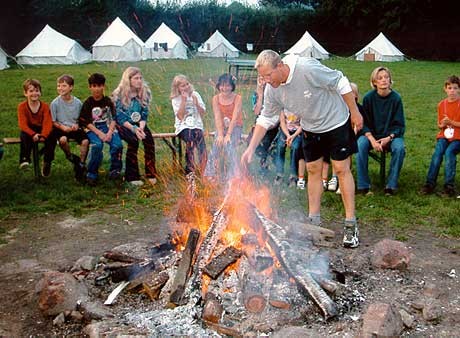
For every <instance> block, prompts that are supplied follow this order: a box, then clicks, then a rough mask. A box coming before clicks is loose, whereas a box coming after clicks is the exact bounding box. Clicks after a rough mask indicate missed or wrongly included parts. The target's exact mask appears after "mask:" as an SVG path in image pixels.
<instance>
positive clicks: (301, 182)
mask: <svg viewBox="0 0 460 338" xmlns="http://www.w3.org/2000/svg"><path fill="white" fill-rule="evenodd" d="M297 189H300V190H305V179H304V178H299V180H298V181H297Z"/></svg>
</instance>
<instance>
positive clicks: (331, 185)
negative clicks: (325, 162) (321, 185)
mask: <svg viewBox="0 0 460 338" xmlns="http://www.w3.org/2000/svg"><path fill="white" fill-rule="evenodd" d="M338 186H339V180H338V179H337V176H332V177H331V179H330V180H329V182H327V190H328V191H337V188H338Z"/></svg>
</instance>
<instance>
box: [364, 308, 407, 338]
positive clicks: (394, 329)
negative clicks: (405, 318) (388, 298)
mask: <svg viewBox="0 0 460 338" xmlns="http://www.w3.org/2000/svg"><path fill="white" fill-rule="evenodd" d="M403 328H404V327H403V322H402V319H401V315H400V314H399V312H398V311H397V310H396V309H395V308H394V306H392V305H391V304H386V303H373V304H371V305H370V306H369V308H368V309H367V311H366V313H365V314H364V316H363V327H362V330H361V337H363V338H365V337H397V336H399V335H400V334H401V332H402V330H403Z"/></svg>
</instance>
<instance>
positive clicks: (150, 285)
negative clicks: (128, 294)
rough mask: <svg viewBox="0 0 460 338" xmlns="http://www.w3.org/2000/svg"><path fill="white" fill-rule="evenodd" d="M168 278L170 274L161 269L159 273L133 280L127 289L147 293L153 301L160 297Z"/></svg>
mask: <svg viewBox="0 0 460 338" xmlns="http://www.w3.org/2000/svg"><path fill="white" fill-rule="evenodd" d="M168 280H169V274H168V273H167V272H166V271H161V272H160V273H159V274H156V273H153V274H150V275H147V276H142V277H140V278H137V279H135V280H133V281H131V283H130V284H129V286H128V288H127V290H130V291H138V292H139V293H145V294H146V295H147V296H148V297H149V298H150V300H152V301H153V300H156V299H158V296H159V295H160V292H161V289H162V288H163V286H164V285H165V284H166V282H167V281H168Z"/></svg>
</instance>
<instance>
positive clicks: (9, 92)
mask: <svg viewBox="0 0 460 338" xmlns="http://www.w3.org/2000/svg"><path fill="white" fill-rule="evenodd" d="M325 64H326V65H328V66H329V67H331V68H336V69H340V70H342V71H343V72H344V74H346V75H347V76H348V77H349V79H350V80H351V81H353V82H356V83H357V84H358V86H359V88H360V91H361V93H362V94H364V93H365V92H366V91H367V90H368V89H369V88H370V87H369V75H370V73H371V71H372V69H373V68H374V67H376V66H377V65H378V63H363V62H356V61H352V60H349V59H333V60H328V61H326V62H325ZM136 65H138V66H139V67H140V68H141V69H142V70H143V72H144V76H145V78H146V79H147V81H148V82H149V83H150V86H151V88H152V91H153V94H154V102H153V104H152V111H153V115H152V118H151V120H150V122H149V125H150V126H151V128H152V129H153V130H154V131H156V132H170V131H173V115H172V112H171V108H170V101H169V91H170V82H171V79H172V77H173V76H174V75H175V74H177V73H184V74H186V75H188V76H189V77H190V79H191V81H192V83H193V84H194V85H195V87H196V89H197V90H198V91H199V92H200V94H201V95H202V97H203V99H204V100H205V102H206V103H207V105H208V109H209V107H210V105H209V102H210V99H211V97H212V95H213V94H214V88H213V86H212V81H215V80H216V78H217V77H218V75H220V74H221V73H223V72H225V71H227V65H226V64H225V62H223V61H222V60H209V59H195V60H186V61H176V60H174V61H170V60H163V61H148V62H147V61H146V62H139V63H137V64H136ZM387 65H388V66H389V67H390V69H391V70H392V72H393V80H394V89H395V90H397V91H398V92H399V93H400V94H401V96H402V98H403V103H404V107H405V113H406V122H407V131H406V145H407V157H406V161H405V164H404V167H403V170H402V174H401V178H400V190H399V192H398V194H397V195H396V196H394V197H391V198H387V197H384V196H383V194H382V193H381V189H380V188H381V187H378V186H376V187H375V189H374V190H375V191H376V194H375V195H374V196H373V197H370V198H369V197H361V196H359V197H357V200H356V206H357V210H358V216H359V218H360V220H361V222H362V223H365V224H373V225H376V226H385V227H392V228H393V229H394V230H395V232H396V233H397V236H399V237H400V238H404V236H405V230H406V229H414V227H416V226H419V225H424V226H428V227H435V228H439V231H441V232H443V233H446V234H450V235H454V236H460V216H459V214H458V205H459V203H460V201H459V200H455V199H445V198H440V197H438V196H429V197H424V196H419V195H418V190H419V188H420V186H421V185H422V184H423V181H424V178H425V175H426V172H427V169H428V165H429V161H430V158H431V154H432V151H433V147H434V142H435V141H434V135H435V133H436V125H435V124H436V104H437V102H439V101H440V100H441V99H442V98H443V97H444V92H443V90H442V86H443V83H444V80H445V78H446V77H447V76H448V75H451V74H460V64H458V63H443V62H401V63H390V64H387ZM126 66H127V64H123V63H120V64H114V63H107V64H88V65H78V66H42V67H27V68H26V69H9V70H5V71H2V72H0V97H1V104H0V118H1V120H2V123H1V124H0V138H3V137H5V136H15V135H17V134H18V128H17V119H16V106H17V104H18V102H20V101H21V100H22V99H23V97H22V89H21V83H22V81H23V80H24V79H25V78H27V77H33V78H37V79H39V80H40V81H41V82H42V86H43V100H44V101H46V102H50V101H51V100H52V99H53V98H54V97H55V96H56V91H55V79H56V78H57V77H58V76H59V75H61V74H63V73H69V74H72V75H73V76H74V77H75V80H76V85H75V90H74V94H75V95H76V96H77V97H79V98H81V99H84V98H86V97H87V95H88V91H87V88H86V78H87V76H88V74H90V73H91V72H95V71H98V72H102V73H104V74H105V75H106V77H107V80H108V91H107V92H108V93H110V92H111V90H113V89H114V87H115V86H116V85H117V84H118V81H119V79H120V77H121V73H122V72H123V70H124V69H125V67H126ZM253 87H254V83H253V82H250V81H242V83H241V84H240V85H239V86H238V90H239V91H240V92H241V93H242V95H243V100H244V108H245V111H246V116H245V129H246V131H248V130H249V127H250V125H251V124H252V122H253V117H252V115H251V114H252V113H251V105H250V95H251V92H252V90H253ZM211 118H212V113H211V112H209V114H208V116H207V119H206V122H205V124H206V128H207V129H208V130H212V129H213V124H212V119H211ZM157 145H158V155H157V156H158V159H157V162H158V167H159V169H160V172H161V173H162V174H163V177H164V178H165V181H164V183H165V185H164V186H165V187H166V189H163V188H161V187H155V188H153V189H152V188H151V189H143V190H141V191H138V192H131V191H127V190H126V189H125V188H123V187H120V186H116V185H113V184H110V183H109V182H106V180H105V179H102V180H101V184H100V185H99V186H98V187H97V188H96V189H91V188H89V187H86V186H79V185H77V184H76V183H75V182H74V181H73V178H72V175H71V173H70V170H71V169H70V166H69V164H68V163H66V161H65V160H64V157H63V155H62V151H60V150H59V149H57V150H56V161H55V163H54V165H53V172H52V177H51V179H49V180H46V181H45V182H42V183H37V182H35V180H34V179H33V175H32V173H31V172H28V173H23V172H18V170H17V158H18V151H19V147H18V146H7V147H5V156H4V158H3V160H2V161H1V162H0V190H1V193H0V219H1V218H5V217H7V216H12V215H17V213H27V214H34V213H44V212H56V211H61V210H65V209H70V210H71V211H73V212H74V213H76V214H78V213H80V212H84V211H85V210H89V209H95V208H102V207H104V206H106V205H108V204H112V205H115V206H119V205H122V206H123V208H125V209H129V208H132V209H135V207H136V205H137V204H138V203H141V204H152V203H153V204H154V208H152V210H156V211H157V212H161V211H162V210H163V209H164V208H167V207H168V205H172V204H173V201H174V198H172V199H168V198H163V199H159V198H157V197H159V196H162V195H164V194H165V193H171V194H172V196H175V194H176V193H177V191H175V189H174V187H175V186H177V184H171V183H174V179H175V178H174V176H175V175H172V173H173V169H172V168H171V167H170V164H169V162H170V160H169V156H170V155H169V153H168V152H167V150H166V149H165V148H164V147H163V145H162V143H161V142H160V141H158V142H157ZM208 149H209V143H208ZM106 158H107V156H106ZM104 167H105V168H107V161H105V162H104ZM370 170H371V175H372V176H371V178H372V179H373V182H375V184H378V167H377V164H376V163H374V162H373V161H371V164H370ZM176 176H177V175H176ZM442 179H443V178H442V171H441V177H440V180H439V182H441V183H442ZM171 180H172V181H171ZM162 186H163V185H162ZM303 198H304V197H303V195H302V193H300V192H292V193H289V194H287V195H286V196H285V198H280V199H279V200H278V202H279V203H280V204H281V206H283V207H285V208H291V207H293V206H295V205H297V204H299V203H298V200H299V199H301V200H302V201H303ZM300 204H301V206H302V207H303V208H306V206H305V203H303V202H301V203H300ZM115 210H116V209H115ZM342 213H343V211H342V206H341V202H340V196H338V195H335V194H330V193H328V194H325V195H324V197H323V216H324V217H325V218H326V219H339V216H340V215H342Z"/></svg>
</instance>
